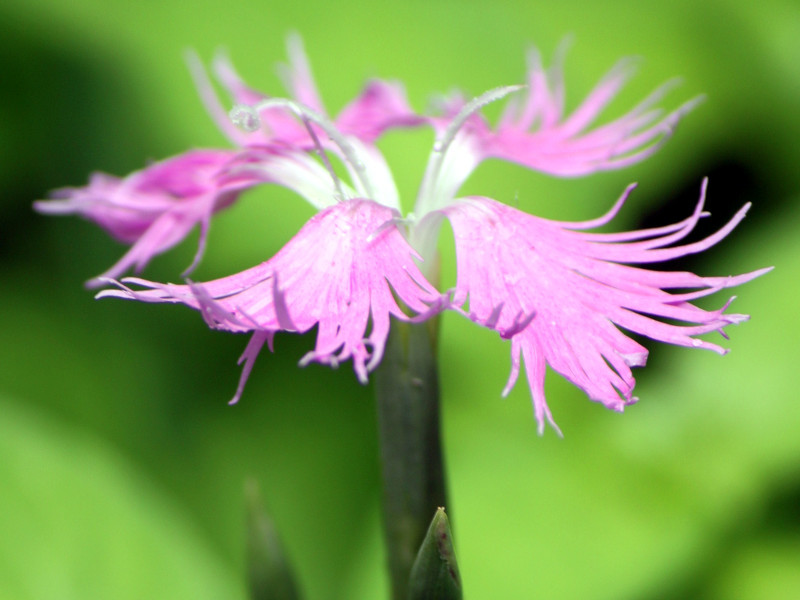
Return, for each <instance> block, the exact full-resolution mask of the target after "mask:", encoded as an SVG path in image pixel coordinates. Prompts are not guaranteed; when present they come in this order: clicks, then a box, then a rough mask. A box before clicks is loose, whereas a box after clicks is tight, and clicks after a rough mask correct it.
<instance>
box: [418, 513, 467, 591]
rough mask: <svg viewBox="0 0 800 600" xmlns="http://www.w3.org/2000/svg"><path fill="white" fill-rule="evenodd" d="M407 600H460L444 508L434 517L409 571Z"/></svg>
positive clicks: (458, 580) (458, 584) (451, 541)
mask: <svg viewBox="0 0 800 600" xmlns="http://www.w3.org/2000/svg"><path fill="white" fill-rule="evenodd" d="M408 598H409V600H460V598H461V577H460V576H459V574H458V565H457V564H456V555H455V552H454V550H453V536H452V534H451V533H450V523H449V522H448V520H447V515H446V514H445V512H444V508H439V509H437V511H436V514H435V515H433V520H432V521H431V525H430V527H428V533H427V534H426V535H425V539H424V540H423V541H422V546H421V547H420V549H419V554H417V560H416V561H414V566H413V568H412V569H411V577H410V579H409V586H408Z"/></svg>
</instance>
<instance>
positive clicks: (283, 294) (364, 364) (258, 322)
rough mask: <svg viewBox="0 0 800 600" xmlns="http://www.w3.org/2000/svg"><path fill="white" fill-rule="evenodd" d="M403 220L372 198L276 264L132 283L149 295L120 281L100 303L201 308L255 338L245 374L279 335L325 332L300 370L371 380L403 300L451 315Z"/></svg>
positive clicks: (322, 217)
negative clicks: (349, 369)
mask: <svg viewBox="0 0 800 600" xmlns="http://www.w3.org/2000/svg"><path fill="white" fill-rule="evenodd" d="M397 217H398V215H397V213H396V212H395V211H392V210H390V209H388V208H386V207H384V206H382V205H380V204H377V203H375V202H372V201H369V200H352V201H347V202H341V203H339V204H336V205H334V206H332V207H330V208H327V209H325V210H323V211H322V212H320V213H318V214H317V215H315V216H314V217H312V218H311V220H310V221H309V222H308V223H306V225H305V226H304V227H303V228H302V229H301V230H300V231H299V232H298V233H297V235H295V236H294V238H292V240H290V241H289V243H287V244H286V246H284V247H283V249H281V251H280V252H278V254H276V255H275V256H274V257H273V258H271V259H270V260H268V261H267V262H264V263H262V264H261V265H258V266H256V267H253V268H251V269H248V270H246V271H243V272H241V273H237V274H235V275H231V276H229V277H225V278H223V279H218V280H215V281H210V282H207V283H203V284H194V283H191V284H188V285H173V284H161V283H154V282H150V281H145V280H141V279H135V278H131V279H125V280H123V283H126V284H128V283H130V284H136V285H139V286H142V287H145V288H150V289H148V290H145V291H134V290H132V289H130V288H128V287H126V286H125V285H123V284H117V285H118V286H119V287H120V289H119V290H105V291H103V292H100V294H98V297H106V296H114V297H120V298H132V299H136V300H141V301H144V302H168V303H182V304H186V305H187V306H190V307H191V308H194V309H196V310H199V311H201V313H202V315H203V318H204V319H205V320H206V322H207V323H208V325H209V326H210V327H212V328H214V329H222V330H226V331H232V332H248V331H252V332H254V334H255V336H256V337H254V339H253V341H252V342H251V344H252V347H248V351H246V352H245V355H244V358H243V360H245V362H246V368H247V369H248V370H246V371H245V373H244V374H243V377H246V375H247V373H248V372H249V368H250V367H251V366H252V360H254V354H255V353H257V349H258V348H260V347H261V345H263V343H264V341H269V340H270V339H271V336H272V335H274V333H275V332H278V331H294V332H299V333H304V332H306V331H309V330H310V329H312V328H313V327H314V326H316V327H317V341H316V346H315V348H314V350H313V351H312V352H310V353H308V354H307V355H306V356H305V357H304V358H303V359H302V361H301V364H307V363H309V362H320V363H323V364H328V365H332V366H336V365H337V364H338V363H340V362H342V361H345V360H348V359H352V360H353V368H354V370H355V371H356V374H357V375H358V378H359V380H361V381H362V382H365V381H366V380H367V374H368V373H369V371H371V370H372V369H374V368H375V367H376V366H377V364H378V363H379V362H380V359H381V357H382V355H383V349H384V345H385V343H386V337H387V335H388V333H389V325H390V316H394V317H395V318H398V319H401V320H409V319H411V318H412V317H409V316H407V315H406V314H405V313H404V312H403V311H402V310H401V309H400V307H399V306H398V303H397V301H396V299H399V300H400V302H402V304H403V305H404V306H405V307H408V308H409V309H410V310H411V311H413V312H414V313H416V314H417V315H419V317H416V318H427V317H428V316H430V315H431V314H433V313H434V312H438V311H440V310H442V309H443V308H445V301H444V300H443V299H442V296H441V295H440V294H439V293H437V292H436V291H435V289H434V288H433V286H431V285H430V284H429V283H428V282H427V281H426V279H425V278H424V276H423V275H422V273H421V272H420V271H419V269H418V268H417V266H416V264H415V262H414V259H415V258H417V255H416V253H415V252H414V250H413V249H412V248H411V247H410V246H409V245H408V243H407V242H406V240H405V238H404V237H403V234H402V233H401V231H400V230H399V229H398V228H397V225H395V224H394V220H395V219H397ZM387 223H388V224H389V225H387ZM237 397H238V393H237Z"/></svg>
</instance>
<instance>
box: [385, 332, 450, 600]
mask: <svg viewBox="0 0 800 600" xmlns="http://www.w3.org/2000/svg"><path fill="white" fill-rule="evenodd" d="M437 328H438V319H432V320H429V321H428V322H426V323H422V324H419V325H415V324H409V323H401V322H393V323H392V329H391V333H390V334H389V339H388V341H387V343H386V350H385V353H384V357H383V361H382V362H381V366H380V368H379V369H378V370H377V372H376V374H375V390H376V396H377V405H378V427H379V435H380V444H381V463H382V466H383V516H384V533H385V537H386V545H387V554H388V562H389V572H390V578H391V586H392V598H394V600H405V598H406V597H407V594H408V582H409V575H410V573H411V567H412V566H413V564H414V559H415V558H416V556H417V552H418V551H419V548H420V545H421V544H422V540H423V539H424V537H425V532H426V531H427V529H428V525H429V523H430V521H431V516H432V515H433V514H434V513H436V509H437V508H438V507H443V506H445V505H446V496H445V481H444V462H443V460H442V448H441V441H440V430H439V380H438V374H437V369H436V357H435V337H436V330H437Z"/></svg>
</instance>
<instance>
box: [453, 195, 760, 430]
mask: <svg viewBox="0 0 800 600" xmlns="http://www.w3.org/2000/svg"><path fill="white" fill-rule="evenodd" d="M706 184H707V182H706V181H704V182H703V188H702V191H701V195H700V201H699V202H698V204H697V208H696V210H695V212H694V214H692V215H691V216H690V217H689V218H688V219H685V220H684V221H682V222H680V223H676V224H674V225H668V226H666V227H660V228H656V229H649V230H641V231H631V232H625V233H615V234H609V233H586V232H584V231H583V230H585V229H591V228H594V227H598V226H600V225H604V224H606V223H608V222H609V221H611V219H612V218H613V217H614V215H615V214H616V213H617V211H618V210H619V209H620V207H621V206H622V204H623V202H624V200H625V199H626V198H627V196H628V194H629V193H630V191H631V190H632V189H633V187H634V186H629V187H628V189H627V190H625V193H624V194H623V195H622V197H621V198H620V200H619V201H618V202H617V204H616V205H615V206H614V207H613V208H612V210H611V211H609V213H608V214H606V215H605V216H604V217H601V218H600V219H596V220H594V221H587V222H582V223H559V222H556V221H549V220H547V219H541V218H539V217H534V216H532V215H528V214H526V213H523V212H520V211H518V210H516V209H514V208H511V207H509V206H505V205H503V204H500V203H498V202H496V201H494V200H491V199H489V198H476V197H473V198H464V199H462V200H460V201H459V202H457V203H455V204H452V205H450V206H448V207H447V208H445V209H443V210H442V212H443V213H444V214H445V215H446V216H447V218H448V219H449V220H450V223H451V225H452V227H453V233H454V237H455V241H456V255H457V257H458V258H457V260H458V267H457V269H458V281H457V283H456V289H455V295H454V298H453V303H454V304H455V305H458V306H462V305H463V304H464V303H465V302H466V301H467V298H469V317H470V318H471V319H472V320H473V321H475V322H476V323H478V324H480V325H483V326H485V327H489V328H490V329H494V330H495V331H497V332H498V333H500V335H501V336H502V337H505V338H510V339H511V355H512V358H511V362H512V368H511V375H510V377H509V380H508V383H507V384H506V387H505V390H504V391H503V395H506V394H507V393H508V392H509V391H510V390H511V388H512V387H513V386H514V383H515V382H516V379H517V376H518V374H519V369H520V356H521V357H522V358H524V361H525V371H526V374H527V377H528V385H529V386H530V390H531V396H532V397H533V404H534V411H535V414H536V419H537V421H538V422H539V429H540V432H541V431H542V430H543V427H544V422H545V420H547V421H549V422H550V424H551V425H553V427H556V426H555V423H554V422H553V419H552V416H551V414H550V410H549V408H548V407H547V403H546V402H545V396H544V377H545V366H546V365H549V366H550V367H552V368H553V369H554V370H555V371H557V372H558V373H560V374H561V375H563V376H564V377H566V378H567V379H568V380H569V381H571V382H572V383H574V384H575V385H576V386H578V387H579V388H581V389H582V390H584V391H585V392H586V393H587V394H588V395H589V397H590V398H591V399H592V400H596V401H599V402H602V403H603V404H604V405H605V406H607V407H608V408H611V409H613V410H617V411H622V409H623V408H624V407H625V406H626V405H628V404H632V403H633V402H636V400H637V399H636V398H634V397H633V396H632V392H633V386H634V384H635V381H634V378H633V375H632V373H631V369H630V368H631V367H642V366H644V364H645V362H646V360H647V349H646V348H644V347H643V346H641V345H640V344H639V343H638V342H635V341H634V340H632V339H631V338H629V337H627V336H626V335H625V334H623V333H622V332H621V331H620V330H619V329H618V327H617V326H619V327H622V328H624V329H627V330H629V331H633V332H635V333H638V334H640V335H643V336H646V337H648V338H651V339H654V340H658V341H661V342H667V343H670V344H677V345H681V346H690V347H696V348H707V349H709V350H713V351H715V352H718V353H720V354H724V353H725V352H727V351H726V350H724V349H722V348H721V347H720V346H718V345H717V344H714V343H712V342H708V341H704V340H700V339H697V338H695V337H693V336H695V335H700V334H703V333H708V332H711V331H719V332H720V333H723V335H724V331H723V329H724V327H725V326H726V325H730V324H737V323H740V322H742V321H744V320H747V318H748V317H747V316H746V315H739V314H725V313H724V311H725V310H726V309H727V307H728V305H729V304H730V302H731V300H733V298H731V299H730V300H728V302H726V303H725V304H724V305H723V306H722V307H721V308H720V309H718V310H715V311H706V310H703V309H701V308H698V307H697V306H694V305H693V304H691V301H692V300H695V299H697V298H700V297H703V296H707V295H709V294H713V293H714V292H717V291H719V290H721V289H723V288H728V287H733V286H736V285H740V284H742V283H745V282H747V281H750V280H751V279H754V278H755V277H758V276H759V275H762V274H763V273H766V272H767V271H769V270H770V269H761V270H759V271H754V272H752V273H747V274H745V275H739V276H736V277H699V276H697V275H694V274H692V273H685V272H669V271H649V270H646V269H641V268H637V267H631V266H628V265H629V264H646V263H653V262H662V261H665V260H671V259H673V258H678V257H681V256H686V255H688V254H693V253H696V252H702V251H703V250H705V249H707V248H709V247H710V246H712V245H714V244H715V243H716V242H718V241H719V240H721V239H722V238H724V237H725V236H726V235H727V234H728V233H729V232H730V231H732V230H733V228H734V227H736V225H737V224H738V223H739V222H740V221H741V220H742V219H743V218H744V216H745V214H746V213H747V210H748V208H749V205H747V206H744V207H743V208H742V209H741V210H740V211H739V212H738V213H737V214H736V215H735V216H734V218H733V219H732V220H731V221H730V222H729V223H728V224H727V225H726V226H725V227H723V228H722V229H721V230H720V231H718V232H717V233H716V234H714V235H712V236H710V237H708V238H706V239H704V240H702V241H699V242H694V243H691V244H685V245H682V246H673V244H675V243H676V242H679V241H680V240H681V239H683V238H684V237H685V236H686V235H688V234H689V233H690V232H691V231H692V229H693V228H694V226H695V225H696V223H697V221H698V220H699V219H700V217H702V216H706V214H707V213H703V212H702V210H703V203H704V201H705V194H706ZM675 288H680V289H682V290H694V291H684V292H681V293H677V294H671V293H669V292H668V291H667V290H669V289H675ZM655 317H663V318H668V319H672V320H677V321H681V322H685V323H691V325H673V324H669V323H664V322H662V321H659V320H657V319H656V318H655ZM521 320H523V324H524V327H520V321H521ZM556 429H557V427H556Z"/></svg>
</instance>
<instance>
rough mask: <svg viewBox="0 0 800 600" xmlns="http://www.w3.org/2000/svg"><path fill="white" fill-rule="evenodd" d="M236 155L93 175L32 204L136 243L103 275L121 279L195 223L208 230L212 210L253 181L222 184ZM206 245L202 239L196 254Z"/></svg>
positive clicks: (203, 153) (196, 156)
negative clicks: (86, 182) (114, 174)
mask: <svg viewBox="0 0 800 600" xmlns="http://www.w3.org/2000/svg"><path fill="white" fill-rule="evenodd" d="M236 156H237V153H236V152H234V151H226V150H193V151H190V152H186V153H184V154H181V155H179V156H175V157H173V158H169V159H167V160H164V161H161V162H158V163H154V164H152V165H150V166H149V167H146V168H145V169H142V170H141V171H136V172H134V173H132V174H130V175H128V176H127V177H125V178H124V179H120V178H116V177H112V176H110V175H105V174H103V173H95V174H94V175H92V177H91V179H90V180H89V185H87V186H85V187H82V188H64V189H61V190H56V191H54V192H53V193H52V194H51V197H52V198H54V199H53V200H50V201H43V202H36V203H35V204H34V207H35V208H36V210H38V211H40V212H43V213H47V214H60V215H64V214H77V215H80V216H82V217H84V218H86V219H89V220H91V221H94V222H95V223H97V224H98V225H100V226H101V227H102V228H103V229H105V230H106V231H108V232H109V234H111V235H112V236H113V237H115V238H117V239H119V240H120V241H123V242H126V243H129V244H132V247H131V248H130V250H129V251H128V252H127V253H126V254H125V256H123V257H122V259H120V260H119V261H118V262H117V263H116V264H115V265H114V266H113V267H111V269H109V270H108V271H106V273H104V275H103V277H117V276H119V275H120V274H122V273H123V272H124V271H126V270H127V269H128V268H130V267H132V266H133V267H136V269H137V270H141V269H142V268H143V267H144V266H145V265H146V264H147V263H148V262H149V261H150V260H151V259H152V258H153V257H154V256H156V255H157V254H160V253H162V252H164V251H166V250H168V249H169V248H171V247H173V246H174V245H176V244H177V243H179V242H180V241H181V240H183V239H184V238H185V237H186V235H187V234H188V233H189V231H191V229H192V228H193V227H194V226H195V225H197V224H201V225H203V227H204V228H206V227H207V223H208V219H209V218H210V216H211V214H212V213H213V212H217V211H219V210H222V209H223V208H226V207H227V206H229V205H230V204H231V203H232V202H233V201H234V200H235V199H236V196H237V195H238V193H239V191H240V190H241V189H243V188H244V187H247V186H248V185H252V183H253V182H252V181H251V182H245V181H243V180H240V181H236V182H231V183H228V184H224V183H220V182H219V180H218V178H219V177H220V175H221V174H222V173H223V172H224V171H225V169H226V168H228V167H229V166H230V164H231V163H232V161H233V160H234V159H235V158H236ZM202 247H203V239H201V244H200V248H199V250H198V254H199V253H200V252H201V251H202ZM197 258H198V257H196V259H195V261H194V262H195V263H196V262H197ZM97 284H98V282H97V280H92V281H91V282H90V283H89V285H90V287H96V285H97Z"/></svg>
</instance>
